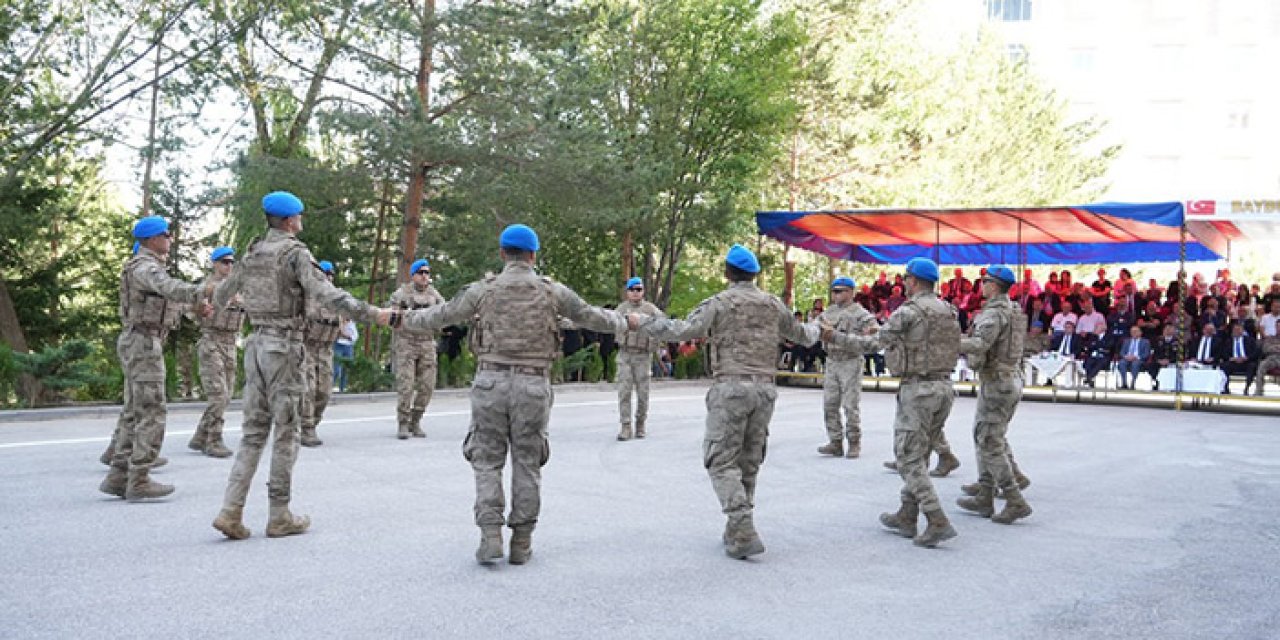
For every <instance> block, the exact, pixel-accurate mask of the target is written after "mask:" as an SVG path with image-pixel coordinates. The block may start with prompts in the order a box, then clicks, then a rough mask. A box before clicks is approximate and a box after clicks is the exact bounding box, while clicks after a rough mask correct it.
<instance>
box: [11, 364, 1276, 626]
mask: <svg viewBox="0 0 1280 640" xmlns="http://www.w3.org/2000/svg"><path fill="white" fill-rule="evenodd" d="M704 392H705V386H699V385H692V384H666V385H655V391H654V398H653V402H652V408H651V417H650V432H651V436H650V437H649V438H648V439H646V440H642V441H631V442H617V441H616V440H614V435H615V433H616V431H617V425H616V423H617V419H616V409H615V402H614V396H613V394H612V391H611V390H610V389H609V388H607V387H599V386H574V387H559V388H557V397H556V406H555V410H554V412H553V414H552V422H551V447H552V454H551V461H550V463H549V465H548V466H547V468H546V469H545V473H544V488H543V513H542V519H541V522H540V524H539V526H538V530H537V532H536V533H535V536H534V549H535V552H534V557H533V560H532V561H531V562H530V563H529V564H528V565H525V566H511V565H507V564H505V563H503V564H499V565H495V566H494V567H491V568H486V567H481V566H478V565H476V564H475V561H474V558H473V555H472V554H473V552H474V549H475V546H476V542H477V539H478V534H477V530H476V529H475V528H474V526H473V525H472V513H471V501H472V496H473V483H472V477H471V473H470V468H469V467H468V465H467V464H466V462H465V461H464V460H463V459H462V456H461V453H460V444H461V442H462V438H463V435H464V433H465V431H466V428H467V424H468V413H469V412H468V404H467V400H466V396H465V395H463V394H462V393H456V392H446V393H441V394H438V395H437V397H436V400H435V401H434V402H433V404H432V405H431V409H430V411H429V413H428V416H427V419H426V420H425V426H426V430H427V432H428V435H429V437H428V438H427V439H426V440H410V441H399V440H396V439H395V437H394V434H395V418H394V415H395V405H394V401H393V400H391V399H390V398H381V399H376V400H372V401H362V402H343V403H341V404H335V405H332V406H331V407H330V409H329V412H328V415H327V419H326V420H325V422H324V423H323V424H322V425H321V429H320V435H321V437H322V438H324V440H325V445H324V446H323V447H320V448H319V449H304V450H302V452H301V453H300V456H299V462H298V466H297V469H296V475H295V479H294V494H295V498H294V508H295V511H296V512H300V513H306V514H309V515H311V517H312V519H313V525H312V530H311V531H310V532H309V533H308V534H307V535H303V536H298V537H293V538H287V539H278V540H276V539H270V540H269V539H267V538H266V537H264V536H263V535H262V532H263V530H264V529H265V524H266V519H267V498H266V486H265V483H266V462H267V461H266V459H265V456H264V460H263V467H262V468H261V469H260V470H259V473H258V475H257V476H256V477H255V481H254V487H253V491H252V492H251V494H250V496H249V507H248V509H247V510H246V524H248V525H249V527H250V528H251V529H252V530H253V531H254V537H252V538H250V539H249V540H247V541H243V542H230V541H227V540H224V539H223V538H222V536H221V535H220V534H218V533H217V532H216V531H214V530H213V529H212V528H211V527H210V526H209V523H210V521H211V520H212V519H213V517H214V515H215V514H216V513H217V511H218V508H219V505H220V503H221V497H222V491H223V488H224V486H225V483H226V477H227V472H228V470H229V469H230V467H231V461H230V460H215V459H212V458H206V457H203V456H200V455H197V454H195V453H194V452H190V451H188V450H187V449H186V448H185V443H186V440H187V438H188V437H189V436H190V433H191V431H192V429H193V428H194V426H195V422H196V420H197V419H198V417H199V414H198V413H197V412H193V411H190V410H184V411H173V412H171V413H170V416H169V435H168V440H167V441H166V445H165V454H166V455H168V456H169V458H170V459H171V460H172V462H171V463H170V464H169V466H168V467H167V468H165V469H163V470H161V471H160V472H158V473H157V474H156V475H157V476H158V479H160V480H162V481H164V482H170V483H173V484H176V485H177V487H178V490H177V492H176V493H174V494H173V495H172V496H170V497H169V498H168V499H166V500H164V501H158V502H154V503H146V504H128V503H125V502H123V501H121V500H119V499H114V498H109V497H108V496H105V495H102V494H100V493H98V491H97V484H98V482H99V481H100V480H101V478H102V476H103V474H104V472H105V468H104V467H102V466H101V465H100V464H98V462H97V456H98V454H99V453H100V451H101V450H102V448H103V447H104V446H105V444H106V440H107V437H108V436H109V434H110V430H111V428H112V426H113V425H114V422H115V418H114V415H113V414H107V415H102V414H99V415H97V416H94V415H91V414H78V415H68V416H64V417H61V418H60V419H58V420H52V421H49V420H42V421H30V422H14V421H8V422H0V485H2V486H3V487H4V492H3V493H2V494H0V514H2V515H0V567H3V572H4V576H3V580H0V637H2V638H102V637H128V638H161V637H164V638H263V637H277V638H304V637H324V638H398V637H417V638H459V637H467V638H495V637H511V638H837V637H839V638H895V639H897V638H930V639H942V638H947V639H958V638H1046V639H1055V638H1090V639H1092V638H1160V639H1171V638H1215V639H1217V638H1245V639H1252V638H1258V639H1263V638H1275V637H1277V633H1278V632H1277V629H1280V420H1277V419H1276V418H1275V417H1254V416H1234V415H1219V414H1206V413H1198V412H1183V413H1175V412H1172V411H1168V410H1158V409H1138V408H1117V407H1103V406H1090V405H1054V404H1046V403H1026V404H1024V405H1022V406H1021V407H1020V408H1019V410H1018V415H1017V417H1016V419H1015V422H1014V426H1013V428H1012V430H1011V436H1010V439H1011V442H1012V444H1013V446H1014V449H1015V451H1016V453H1017V456H1018V460H1019V462H1020V463H1021V465H1022V466H1023V468H1024V470H1025V471H1026V472H1027V474H1028V475H1029V476H1030V477H1031V479H1032V481H1033V484H1032V486H1031V487H1030V489H1029V490H1028V491H1027V492H1026V495H1027V498H1028V500H1029V501H1030V502H1031V504H1032V505H1033V507H1034V508H1035V514H1034V515H1033V516H1032V517H1031V518H1029V519H1028V520H1025V521H1022V522H1019V523H1018V524H1016V525H1013V526H1000V525H996V524H992V523H990V522H988V521H986V520H983V519H981V518H978V517H971V516H968V515H966V514H964V513H962V512H961V510H960V509H959V508H958V507H955V506H954V503H955V499H956V497H957V496H959V495H960V491H959V486H960V484H962V483H964V482H970V481H972V479H973V474H974V463H973V445H972V443H971V441H970V438H969V432H970V426H971V421H972V416H973V410H974V401H973V400H972V399H969V398H961V399H960V400H958V401H957V402H956V405H955V410H954V411H953V413H952V416H951V420H950V422H949V423H948V429H947V433H948V436H949V437H950V439H951V442H952V443H953V445H954V447H955V449H956V453H957V454H958V455H959V456H960V457H961V460H962V461H963V463H964V466H963V467H961V469H960V470H959V471H958V472H956V473H955V474H953V475H952V477H950V478H946V479H943V480H939V481H936V482H935V484H936V486H937V487H938V489H939V493H940V495H941V497H942V499H943V503H944V505H946V506H947V508H948V512H949V514H950V515H951V516H952V519H953V521H954V524H955V526H956V528H957V530H958V531H959V532H960V536H959V537H958V538H956V539H954V540H952V541H949V542H947V543H945V544H944V546H943V547H940V548H938V549H936V550H925V549H920V548H916V547H914V546H912V545H911V543H910V542H909V541H907V540H904V539H903V538H899V537H897V536H895V535H892V534H890V533H888V532H886V531H884V530H882V528H881V527H880V526H879V524H878V523H877V520H876V516H877V515H878V514H879V513H880V512H881V511H885V510H893V509H895V508H896V506H897V492H898V487H899V485H900V480H899V478H898V477H897V476H896V475H895V474H893V473H891V472H888V471H886V470H885V469H884V468H882V467H881V465H880V463H881V462H882V461H883V460H886V459H888V458H889V455H890V448H891V442H892V434H891V424H892V417H893V409H894V398H893V396H892V395H891V394H885V393H868V394H865V395H864V398H863V411H862V415H863V420H864V428H865V431H866V435H865V442H864V456H863V458H862V459H859V460H844V459H838V460H837V459H829V458H823V457H820V456H819V455H818V454H817V453H816V452H815V448H816V446H817V445H819V444H821V443H822V441H823V440H824V439H825V435H824V432H823V429H822V423H821V392H820V391H816V390H809V389H788V388H782V389H779V399H778V406H777V410H776V412H775V415H774V420H773V427H772V435H771V438H770V442H769V451H768V460H767V461H766V463H765V466H764V469H763V471H762V473H761V479H760V487H759V492H758V495H757V502H758V504H757V514H756V523H757V526H758V528H759V530H760V532H761V535H762V537H763V539H764V542H765V544H766V545H767V547H768V552H767V553H765V554H764V555H762V556H758V557H757V559H753V560H750V561H738V560H733V559H730V558H728V557H726V556H725V555H724V554H723V552H722V551H721V545H720V533H721V530H722V527H723V519H722V516H721V515H720V513H719V507H718V505H717V503H716V500H715V496H714V494H713V493H712V491H711V487H710V483H709V482H708V480H707V477H706V475H705V472H704V471H703V469H702V465H701V434H702V425H703V418H704V413H705V409H704V404H703V400H702V397H703V394H704ZM239 419H240V415H239V412H236V411H233V412H231V413H230V414H229V416H228V427H229V429H230V432H229V434H228V435H229V436H230V437H229V438H228V440H229V443H228V444H229V445H231V446H232V447H233V448H234V447H235V446H236V445H237V440H238V435H239V434H238V431H237V430H236V428H237V427H238V425H239ZM508 477H509V476H508Z"/></svg>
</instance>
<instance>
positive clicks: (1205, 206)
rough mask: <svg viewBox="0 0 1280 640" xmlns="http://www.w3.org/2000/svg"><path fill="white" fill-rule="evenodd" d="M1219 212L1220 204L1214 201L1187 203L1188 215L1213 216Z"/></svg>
mask: <svg viewBox="0 0 1280 640" xmlns="http://www.w3.org/2000/svg"><path fill="white" fill-rule="evenodd" d="M1217 212H1218V203H1217V202H1216V201H1214V200H1192V201H1191V202H1188V203H1187V213H1195V214H1198V215H1202V216H1211V215H1213V214H1215V213H1217Z"/></svg>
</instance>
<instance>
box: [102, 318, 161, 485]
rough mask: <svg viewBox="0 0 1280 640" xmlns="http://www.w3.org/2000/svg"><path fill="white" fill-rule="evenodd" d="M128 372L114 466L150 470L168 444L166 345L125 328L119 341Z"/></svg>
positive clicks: (121, 359)
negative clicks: (165, 382) (165, 427)
mask: <svg viewBox="0 0 1280 640" xmlns="http://www.w3.org/2000/svg"><path fill="white" fill-rule="evenodd" d="M116 354H117V355H118V356H119V357H120V366H121V368H123V369H124V407H123V408H122V409H121V410H120V418H119V419H118V420H117V421H116V431H115V434H114V435H112V442H114V443H115V451H114V453H113V454H112V456H111V466H113V467H116V468H119V469H128V468H130V467H136V468H140V469H150V468H151V465H152V463H154V462H155V461H156V458H157V457H158V456H159V455H160V447H161V446H162V445H163V444H164V425H165V417H166V415H167V412H168V410H167V408H166V407H165V391H164V377H165V367H164V342H163V341H162V340H161V339H160V338H159V337H156V336H152V335H148V334H146V333H143V332H141V331H135V330H132V329H127V328H126V329H125V330H124V332H123V333H121V334H120V337H119V339H117V340H116Z"/></svg>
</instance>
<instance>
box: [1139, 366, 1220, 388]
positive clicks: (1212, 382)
mask: <svg viewBox="0 0 1280 640" xmlns="http://www.w3.org/2000/svg"><path fill="white" fill-rule="evenodd" d="M1156 380H1157V381H1159V382H1160V390H1161V391H1175V390H1178V391H1186V392H1190V393H1222V388H1223V387H1225V386H1227V374H1225V373H1223V372H1222V370H1221V369H1183V370H1182V388H1181V389H1177V384H1178V369H1177V367H1165V368H1163V369H1161V370H1160V373H1159V374H1158V375H1157V376H1156Z"/></svg>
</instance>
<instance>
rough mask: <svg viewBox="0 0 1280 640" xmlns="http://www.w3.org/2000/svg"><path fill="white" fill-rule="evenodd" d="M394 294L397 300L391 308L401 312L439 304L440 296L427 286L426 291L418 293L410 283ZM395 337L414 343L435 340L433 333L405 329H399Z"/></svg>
mask: <svg viewBox="0 0 1280 640" xmlns="http://www.w3.org/2000/svg"><path fill="white" fill-rule="evenodd" d="M396 294H397V298H398V300H396V302H394V303H393V304H392V306H394V307H395V308H397V309H400V310H402V311H412V310H414V309H426V308H427V307H431V306H434V305H436V304H439V302H440V298H439V295H440V294H438V293H436V291H435V289H432V288H431V287H430V286H429V285H428V287H427V289H426V291H422V292H418V291H415V290H414V287H413V283H412V282H410V283H407V284H405V285H404V286H403V287H400V290H399V291H397V292H396ZM397 335H400V336H403V337H405V338H407V339H410V340H415V341H418V340H426V339H434V338H435V332H434V331H431V330H426V331H418V330H414V329H409V328H407V327H401V328H400V330H399V333H398V334H397Z"/></svg>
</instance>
